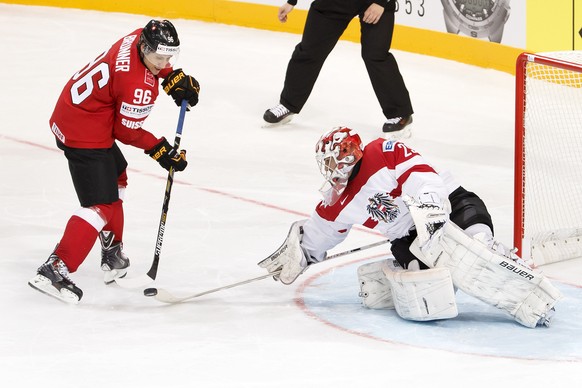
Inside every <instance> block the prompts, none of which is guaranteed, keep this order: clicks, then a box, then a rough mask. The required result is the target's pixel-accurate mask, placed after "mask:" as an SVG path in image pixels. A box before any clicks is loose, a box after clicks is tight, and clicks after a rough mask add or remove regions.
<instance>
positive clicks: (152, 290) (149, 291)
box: [143, 288, 158, 296]
mask: <svg viewBox="0 0 582 388" xmlns="http://www.w3.org/2000/svg"><path fill="white" fill-rule="evenodd" d="M143 294H144V295H145V296H156V295H157V294H158V289H157V288H146V289H145V290H143Z"/></svg>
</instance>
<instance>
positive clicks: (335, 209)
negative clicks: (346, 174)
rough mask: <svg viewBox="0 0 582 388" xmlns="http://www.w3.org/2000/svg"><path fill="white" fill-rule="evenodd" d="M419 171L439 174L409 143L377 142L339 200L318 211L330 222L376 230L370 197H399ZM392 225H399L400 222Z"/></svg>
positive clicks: (371, 147) (370, 144) (369, 150)
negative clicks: (406, 183)
mask: <svg viewBox="0 0 582 388" xmlns="http://www.w3.org/2000/svg"><path fill="white" fill-rule="evenodd" d="M415 172H416V173H430V174H436V171H435V170H434V169H433V168H432V167H431V166H429V165H428V164H427V163H426V162H425V160H424V159H423V158H422V157H421V156H420V155H419V154H418V153H417V152H416V151H414V150H412V149H410V148H409V147H407V146H406V145H405V144H403V143H400V142H388V141H386V140H384V139H377V140H374V141H372V142H371V143H369V144H368V145H367V146H366V147H365V148H364V156H363V157H362V161H361V165H360V169H359V171H358V172H357V175H356V176H355V177H354V178H353V179H352V180H351V181H350V182H349V184H348V186H347V188H346V190H345V191H344V192H343V193H342V195H341V197H340V198H339V200H338V201H337V202H336V203H335V204H333V205H331V206H325V205H324V204H323V202H320V203H319V205H318V206H317V207H316V209H315V210H316V212H317V214H319V216H320V217H322V218H323V219H326V220H328V221H339V222H342V223H346V224H359V225H363V226H365V227H368V228H370V229H374V228H376V227H377V226H378V220H374V219H373V218H372V217H371V216H370V213H369V210H368V205H369V202H370V200H369V198H370V197H371V196H373V195H374V194H376V193H386V194H388V195H390V196H391V197H392V198H396V197H399V196H400V195H401V194H402V186H403V185H404V183H405V182H406V181H407V179H408V178H409V177H410V175H411V174H412V173H415ZM402 210H403V211H402V213H407V211H406V210H405V209H402ZM392 223H394V224H395V223H396V219H395V220H394V221H392Z"/></svg>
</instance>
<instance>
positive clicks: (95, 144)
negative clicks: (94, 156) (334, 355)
mask: <svg viewBox="0 0 582 388" xmlns="http://www.w3.org/2000/svg"><path fill="white" fill-rule="evenodd" d="M141 31H142V29H141V28H140V29H137V30H135V31H134V32H132V33H131V34H129V35H127V36H124V37H123V38H121V39H120V40H119V41H117V42H116V43H115V44H114V45H113V46H111V48H110V49H109V51H106V52H103V53H102V54H100V55H99V56H98V57H97V58H95V59H94V60H93V61H92V62H90V63H89V64H87V65H86V66H85V67H84V68H83V69H81V70H79V71H78V72H77V73H75V75H73V77H72V78H71V79H70V80H69V82H68V83H67V84H66V85H65V87H64V89H63V91H62V93H61V95H60V97H59V100H58V101H57V105H56V107H55V110H54V111H53V114H52V116H51V118H50V121H49V124H50V127H51V130H52V132H53V133H54V135H55V136H56V138H57V139H59V140H60V141H61V142H62V143H64V144H65V145H66V146H68V147H72V148H110V147H111V146H112V144H113V141H114V140H119V141H121V142H122V143H125V144H129V145H132V146H135V147H138V148H141V149H144V150H149V149H151V148H153V147H154V146H155V145H156V144H157V143H158V142H159V139H157V138H156V137H155V136H154V135H152V134H151V133H150V132H148V131H146V130H144V129H143V128H142V126H143V123H144V121H145V119H146V118H147V117H148V115H149V114H150V112H151V110H152V108H153V107H154V103H155V101H156V98H157V97H158V77H157V76H154V75H153V74H152V73H151V72H150V71H149V70H148V69H147V67H146V66H145V65H144V64H143V62H142V61H141V59H140V56H139V47H138V41H139V36H140V33H141ZM171 70H172V69H171V68H168V69H164V70H162V72H161V73H160V75H161V76H162V77H165V76H167V75H168V74H169V72H170V71H171ZM162 74H163V75H162Z"/></svg>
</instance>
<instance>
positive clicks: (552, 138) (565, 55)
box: [514, 51, 582, 266]
mask: <svg viewBox="0 0 582 388" xmlns="http://www.w3.org/2000/svg"><path fill="white" fill-rule="evenodd" d="M515 97H516V104H515V107H516V109H515V178H514V198H515V203H514V245H515V246H516V247H517V248H518V252H519V254H520V256H522V257H524V258H531V259H533V261H534V263H535V265H536V266H540V265H544V264H550V263H554V262H559V261H564V260H569V259H574V258H581V257H582V51H567V52H551V53H538V54H531V53H523V54H521V55H520V56H519V57H518V59H517V63H516V93H515Z"/></svg>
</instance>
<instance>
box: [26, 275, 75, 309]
mask: <svg viewBox="0 0 582 388" xmlns="http://www.w3.org/2000/svg"><path fill="white" fill-rule="evenodd" d="M28 285H29V286H31V287H32V288H34V289H35V290H38V291H40V292H42V293H43V294H45V295H48V296H52V297H53V298H55V299H58V300H60V301H61V302H65V303H68V304H77V303H79V297H78V296H77V295H76V294H75V293H73V292H71V291H70V290H67V289H66V288H62V289H61V290H57V289H56V288H55V287H53V285H52V282H51V281H50V279H48V278H46V277H44V276H42V275H36V276H35V277H33V278H32V279H30V280H29V282H28Z"/></svg>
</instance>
